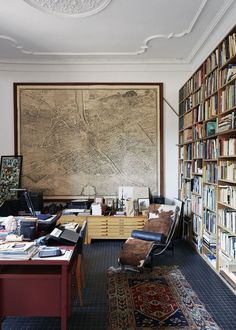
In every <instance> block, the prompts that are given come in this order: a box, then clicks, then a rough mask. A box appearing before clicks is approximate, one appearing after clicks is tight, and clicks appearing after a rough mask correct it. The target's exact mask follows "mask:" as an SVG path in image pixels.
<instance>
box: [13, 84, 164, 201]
mask: <svg viewBox="0 0 236 330" xmlns="http://www.w3.org/2000/svg"><path fill="white" fill-rule="evenodd" d="M14 101H15V104H14V109H15V110H14V111H15V152H16V154H21V155H23V159H24V162H23V165H22V176H21V181H22V187H24V188H27V189H28V190H29V191H42V192H43V194H44V197H45V198H52V199H53V198H55V199H59V198H60V199H71V198H77V197H80V196H90V197H92V196H95V195H96V196H118V190H119V186H135V187H149V189H150V191H151V192H152V193H155V194H162V193H163V182H162V178H163V169H162V168H163V167H162V162H163V157H162V145H163V141H162V120H163V119H162V117H163V113H162V112H163V85H162V84H159V83H158V84H62V83H60V84H56V83H55V84H46V83H39V84H30V83H15V84H14Z"/></svg>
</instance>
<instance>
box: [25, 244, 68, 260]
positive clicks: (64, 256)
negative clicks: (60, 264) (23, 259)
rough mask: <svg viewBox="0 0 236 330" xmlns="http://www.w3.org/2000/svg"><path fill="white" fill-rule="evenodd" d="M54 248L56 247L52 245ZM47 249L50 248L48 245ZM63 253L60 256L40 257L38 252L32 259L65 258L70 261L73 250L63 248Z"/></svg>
mask: <svg viewBox="0 0 236 330" xmlns="http://www.w3.org/2000/svg"><path fill="white" fill-rule="evenodd" d="M51 248H53V249H55V247H51ZM47 249H49V248H48V247H47ZM61 252H62V255H61V256H58V257H47V258H40V257H39V254H38V253H36V254H35V255H34V256H33V257H32V258H31V259H32V260H44V261H45V260H65V261H70V258H71V256H72V252H73V251H72V250H65V249H61Z"/></svg>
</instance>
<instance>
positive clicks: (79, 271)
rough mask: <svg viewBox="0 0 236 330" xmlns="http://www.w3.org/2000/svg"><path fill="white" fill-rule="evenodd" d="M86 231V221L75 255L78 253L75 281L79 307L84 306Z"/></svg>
mask: <svg viewBox="0 0 236 330" xmlns="http://www.w3.org/2000/svg"><path fill="white" fill-rule="evenodd" d="M86 231H87V221H84V222H83V225H82V228H81V230H80V233H79V239H78V242H77V245H76V248H77V253H78V256H77V264H76V281H77V289H78V295H79V301H80V306H83V305H84V299H83V288H84V283H85V277H84V267H83V246H84V242H85V237H86Z"/></svg>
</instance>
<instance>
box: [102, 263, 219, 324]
mask: <svg viewBox="0 0 236 330" xmlns="http://www.w3.org/2000/svg"><path fill="white" fill-rule="evenodd" d="M108 299H109V329H110V330H136V329H137V330H138V329H142V330H153V329H187V330H192V329H199V330H200V329H201V330H219V329H220V328H219V326H218V325H217V324H216V323H215V322H214V320H213V319H212V317H211V316H210V314H209V313H208V312H207V311H206V309H205V307H204V306H203V304H202V303H201V301H200V300H199V298H198V296H197V295H196V293H195V292H194V291H193V290H192V288H191V286H190V285H189V283H188V282H187V280H186V279H185V277H184V276H183V274H182V273H181V271H180V270H179V269H178V268H177V267H158V268H155V269H154V270H153V271H152V272H150V271H149V272H144V273H124V272H120V273H116V272H111V271H109V272H108Z"/></svg>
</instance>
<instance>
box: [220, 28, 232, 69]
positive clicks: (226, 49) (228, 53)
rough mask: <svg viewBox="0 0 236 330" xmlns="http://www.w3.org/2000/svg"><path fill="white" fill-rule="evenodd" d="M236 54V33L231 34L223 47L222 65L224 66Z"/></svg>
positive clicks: (221, 53) (221, 52)
mask: <svg viewBox="0 0 236 330" xmlns="http://www.w3.org/2000/svg"><path fill="white" fill-rule="evenodd" d="M235 54H236V33H235V32H234V33H232V34H230V35H229V36H228V37H227V38H226V39H225V40H224V41H223V42H222V45H221V49H220V54H219V55H220V65H221V66H222V65H224V64H225V63H226V62H227V61H228V60H229V59H230V58H232V57H233V56H235Z"/></svg>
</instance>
